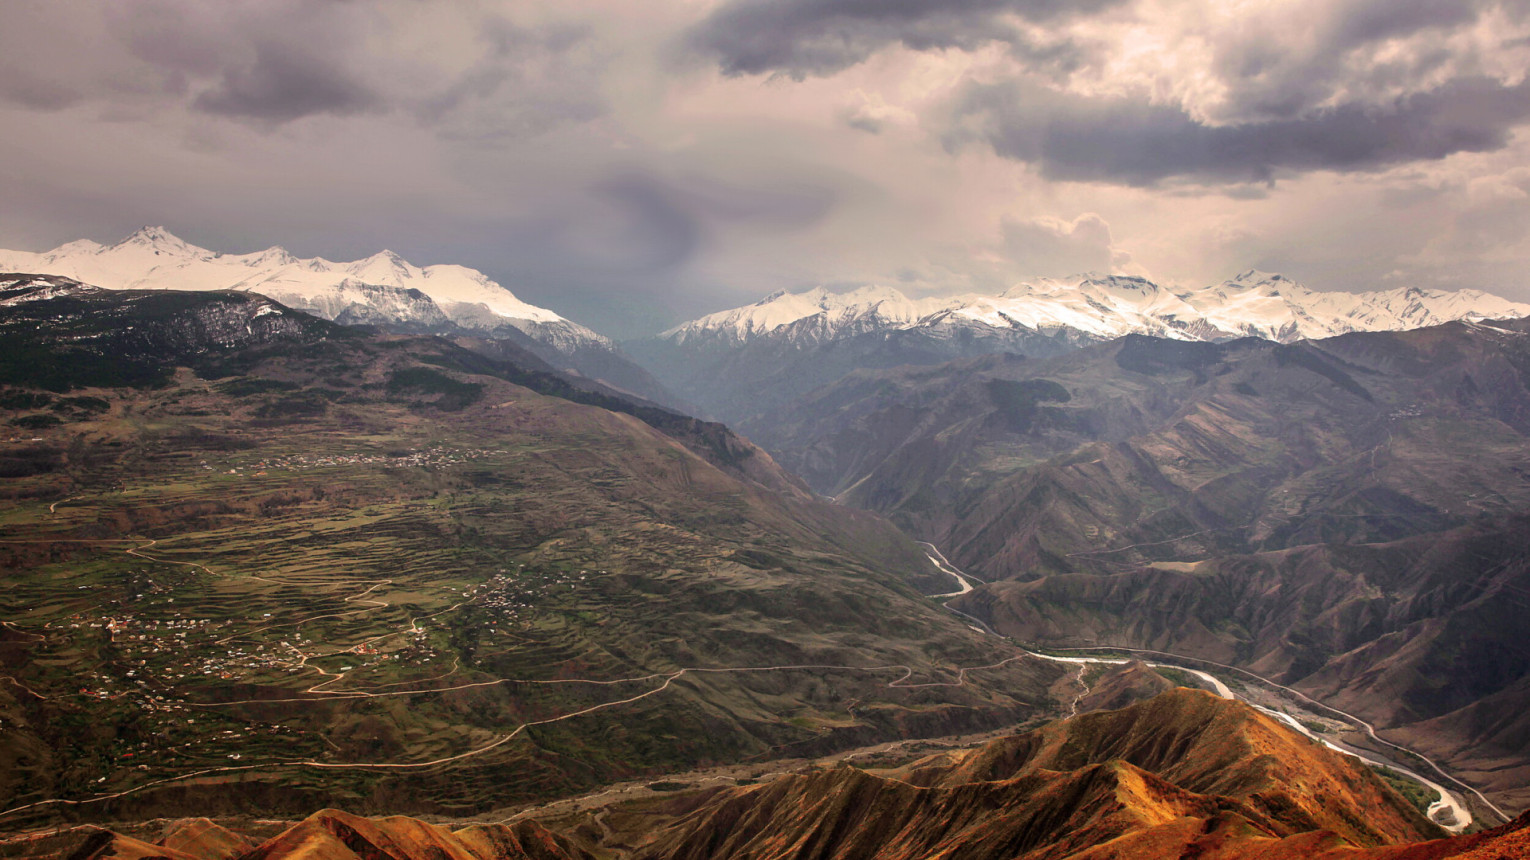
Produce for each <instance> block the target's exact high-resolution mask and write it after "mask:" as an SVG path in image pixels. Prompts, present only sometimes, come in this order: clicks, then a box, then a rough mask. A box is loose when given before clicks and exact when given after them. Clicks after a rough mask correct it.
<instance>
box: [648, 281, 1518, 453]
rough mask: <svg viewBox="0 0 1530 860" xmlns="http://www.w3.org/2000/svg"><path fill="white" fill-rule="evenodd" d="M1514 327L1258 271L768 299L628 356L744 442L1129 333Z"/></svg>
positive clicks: (1513, 309)
mask: <svg viewBox="0 0 1530 860" xmlns="http://www.w3.org/2000/svg"><path fill="white" fill-rule="evenodd" d="M1523 316H1530V305H1527V304H1519V303H1515V302H1510V301H1507V300H1505V299H1502V298H1499V297H1497V296H1492V295H1488V294H1486V293H1482V292H1477V291H1475V290H1463V291H1459V292H1446V291H1442V290H1421V289H1398V290H1387V291H1379V292H1370V293H1320V292H1315V291H1313V290H1309V289H1307V288H1306V287H1303V286H1301V285H1300V284H1297V283H1295V282H1293V281H1291V280H1289V279H1287V278H1284V277H1282V276H1280V275H1271V274H1266V273H1264V272H1257V271H1250V272H1244V273H1243V274H1241V275H1239V276H1237V277H1236V278H1233V279H1231V280H1228V281H1224V282H1223V283H1220V284H1217V285H1215V286H1209V287H1203V288H1200V289H1190V290H1185V289H1169V288H1166V287H1163V286H1161V285H1159V284H1155V283H1153V282H1151V281H1148V280H1145V279H1143V278H1129V277H1107V276H1099V275H1081V276H1077V277H1073V278H1063V279H1052V278H1046V279H1038V280H1035V281H1030V282H1026V283H1021V284H1016V285H1014V286H1013V287H1010V288H1009V289H1007V290H1005V291H1003V292H1001V293H999V294H998V295H964V296H954V297H949V296H948V297H936V298H920V299H911V298H909V297H907V296H905V295H903V294H902V293H900V292H898V291H897V290H895V289H891V288H887V287H865V288H862V289H858V290H855V291H853V292H847V293H831V292H829V291H827V290H824V289H815V290H809V291H807V292H802V293H776V294H774V295H771V296H767V297H765V298H763V299H761V300H760V301H758V302H755V303H754V304H752V305H748V306H745V307H741V308H734V309H732V310H726V311H720V312H718V313H714V314H710V315H708V316H704V317H702V318H700V319H697V320H692V321H691V322H688V323H684V324H682V325H678V326H676V327H674V328H672V329H670V330H668V331H666V332H664V333H662V334H660V335H659V336H658V337H656V338H653V339H651V340H649V341H646V342H641V343H631V344H627V348H628V349H629V350H631V351H633V352H634V354H636V355H637V356H638V357H639V358H640V359H641V360H643V361H644V362H645V364H646V366H647V367H648V368H649V370H651V371H653V372H654V373H655V374H656V375H658V377H659V378H660V379H661V380H662V381H663V382H664V384H665V385H667V386H668V387H669V388H670V389H671V390H673V391H676V392H679V393H680V395H681V396H683V397H685V398H686V399H688V400H690V401H691V402H693V403H696V404H698V405H700V406H701V407H702V408H703V409H706V410H708V411H709V412H710V413H711V414H713V415H715V416H717V417H719V418H722V419H724V420H726V421H729V422H730V423H733V424H734V425H735V426H738V427H740V428H742V429H744V430H745V431H746V432H753V431H755V430H757V429H758V428H759V427H760V426H762V425H760V423H759V422H761V421H766V420H768V419H769V418H770V416H771V415H773V414H774V413H775V412H776V411H777V410H778V409H780V408H781V407H782V406H783V405H785V404H787V403H789V402H791V401H792V400H794V399H795V398H798V397H802V396H804V395H806V394H807V393H808V392H810V391H813V390H814V389H816V388H818V387H820V386H823V385H827V384H829V383H832V382H834V381H835V380H838V379H840V378H842V377H844V376H845V375H846V374H849V373H854V372H855V371H857V370H865V369H873V368H886V367H894V366H897V365H905V364H906V365H935V364H941V363H943V362H947V361H951V360H953V359H960V358H972V357H975V356H979V355H986V354H992V353H997V352H1009V353H1018V354H1022V355H1026V356H1030V357H1032V358H1040V357H1045V356H1051V355H1057V354H1059V353H1062V352H1066V351H1068V350H1071V349H1074V348H1077V347H1081V346H1087V345H1089V344H1092V343H1099V342H1101V341H1105V340H1111V339H1114V338H1118V337H1122V336H1125V335H1128V334H1145V335H1153V336H1156V337H1162V338H1172V339H1175V340H1204V341H1220V340H1231V339H1234V338H1240V337H1260V338H1266V339H1269V340H1276V341H1282V342H1290V341H1296V340H1302V339H1304V338H1312V339H1316V338H1324V337H1332V336H1334V335H1339V334H1346V333H1348V332H1356V331H1379V330H1400V329H1412V328H1420V327H1423V326H1430V325H1437V324H1439V323H1444V322H1449V321H1452V320H1459V319H1502V318H1508V317H1523Z"/></svg>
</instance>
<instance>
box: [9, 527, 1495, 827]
mask: <svg viewBox="0 0 1530 860" xmlns="http://www.w3.org/2000/svg"><path fill="white" fill-rule="evenodd" d="M81 542H85V543H133V544H137V545H136V546H134V547H132V548H130V549H126V550H124V551H125V552H127V553H129V554H131V555H135V556H138V557H140V558H144V559H147V560H152V561H159V562H166V561H169V560H167V559H158V558H152V557H150V556H146V555H142V554H141V553H142V550H145V549H148V548H149V547H151V546H153V544H154V543H155V541H149V542H148V543H144V542H142V541H137V540H127V541H120V540H119V541H110V540H103V541H81ZM921 546H923V547H925V549H926V550H927V552H926V555H927V557H928V558H929V560H930V562H931V563H932V564H934V565H935V567H936V568H937V569H938V570H940V571H942V572H943V573H946V574H947V575H949V576H951V577H952V579H954V580H955V581H956V583H957V590H956V591H954V592H949V593H946V594H938V595H931V596H932V597H936V598H948V597H956V596H959V595H962V594H966V593H968V592H970V591H971V590H972V588H973V586H972V581H977V582H982V580H980V579H978V578H977V577H969V576H968V575H967V574H964V573H962V572H961V571H960V570H958V569H957V568H956V567H955V566H954V565H952V564H951V563H950V562H949V561H947V560H946V558H945V556H944V555H942V554H941V553H940V550H938V549H936V548H935V547H934V546H933V545H931V544H928V543H922V542H921ZM169 563H172V564H182V565H189V566H193V567H198V568H200V569H202V570H204V571H206V572H207V573H213V571H211V570H209V569H208V568H206V567H204V566H202V565H200V564H196V563H194V562H180V561H169ZM257 578H258V577H257ZM266 581H270V580H266ZM386 584H389V581H388V580H381V581H374V582H372V583H368V585H369V587H368V588H366V589H365V590H363V591H362V592H360V593H359V594H356V595H353V596H352V597H349V598H346V601H345V602H352V601H356V602H365V603H367V604H370V605H371V606H370V607H368V608H362V609H357V610H348V611H346V612H342V613H338V614H340V615H348V614H352V613H354V612H365V611H369V610H370V609H376V608H381V607H383V606H387V605H389V604H387V603H386V602H384V601H378V600H372V599H368V595H370V594H371V593H372V592H373V591H375V590H376V589H378V588H380V587H382V586H384V585H386ZM467 602H470V601H463V602H462V603H458V604H456V605H455V606H452V607H449V608H447V609H444V610H440V611H438V612H435V613H431V614H430V615H426V616H420V617H418V618H414V619H411V621H410V628H409V630H407V631H401V633H404V632H412V631H413V630H416V629H418V628H417V626H416V622H417V621H420V620H424V619H425V618H429V617H433V616H434V615H439V614H442V613H444V612H449V611H451V610H452V609H456V608H458V607H459V606H461V605H463V604H464V603H467ZM947 609H949V610H950V611H951V612H952V613H953V614H955V615H958V616H960V617H962V618H963V619H965V620H967V621H968V622H971V626H973V628H974V629H976V630H978V631H979V632H981V633H987V634H989V635H992V636H996V637H997V636H998V634H997V633H995V632H994V631H993V630H992V628H990V627H988V625H987V624H985V623H984V622H982V621H981V620H979V619H977V618H974V617H972V616H970V615H967V614H966V613H963V612H961V611H960V610H957V609H954V608H950V607H947ZM322 617H333V616H331V615H325V616H316V617H313V618H307V619H303V620H302V621H299V622H296V623H297V624H302V623H307V622H308V621H314V620H318V619H319V618H322ZM6 623H7V626H10V625H9V623H8V622H6ZM275 626H289V625H286V624H283V625H275ZM13 629H17V630H18V632H24V631H20V630H19V628H13ZM401 633H390V634H384V636H381V637H374V638H373V639H369V640H367V642H373V641H377V639H381V638H386V637H387V636H393V635H401ZM32 635H36V634H32ZM999 638H1004V637H999ZM1006 641H1009V640H1007V639H1006ZM363 644H365V643H363ZM352 647H353V648H354V647H358V646H352ZM1015 647H1016V649H1017V650H1018V653H1016V654H1015V655H1014V656H1012V657H1009V658H1006V659H1004V660H1000V661H998V662H996V663H989V664H985V665H982V666H972V667H965V668H961V669H958V670H957V673H956V678H955V680H954V681H924V682H915V681H914V674H915V670H914V669H913V667H911V666H907V665H904V664H889V665H883V666H844V665H835V664H794V665H775V666H748V667H699V666H697V667H685V668H680V669H675V670H673V671H669V672H654V673H648V674H645V675H640V676H636V677H632V678H618V679H510V678H499V679H494V680H490V681H479V682H472V683H466V684H456V685H451V686H444V687H437V688H429V689H423V690H397V691H386V692H367V691H364V690H326V689H324V688H325V687H328V686H330V685H332V684H334V683H336V682H338V681H340V680H341V679H342V678H344V677H345V674H346V673H340V674H335V673H330V672H326V671H324V670H322V669H319V668H318V667H316V666H311V665H308V664H307V661H308V660H309V659H310V658H311V657H313V656H317V655H310V654H304V653H303V652H301V651H298V654H299V656H300V657H301V659H300V660H299V661H298V662H297V663H296V664H295V666H294V668H306V669H313V670H315V671H317V672H319V673H320V674H321V675H324V676H326V680H324V681H322V682H320V683H319V684H315V685H313V686H311V687H309V688H308V689H306V690H304V693H306V694H307V695H308V697H306V698H293V699H263V700H250V701H249V702H221V703H216V704H206V705H201V707H227V706H233V705H239V704H249V703H256V702H258V703H261V704H269V703H273V702H313V701H326V700H331V699H340V698H382V697H402V696H420V695H432V694H440V693H446V692H450V691H454V690H463V689H469V688H474V687H486V686H494V685H499V684H512V683H514V684H592V685H603V686H612V685H616V684H628V683H640V682H645V681H654V680H658V679H661V678H662V679H663V680H662V683H660V684H658V685H657V686H655V687H653V688H652V689H649V690H646V691H644V692H641V693H638V694H636V695H633V696H629V697H626V698H622V699H615V700H612V701H609V702H602V703H599V704H596V705H591V706H589V707H586V708H582V709H579V710H576V711H572V712H570V713H567V714H561V715H558V716H555V717H548V718H546V719H542V720H534V721H529V722H526V723H522V724H521V725H519V726H517V727H516V728H515V729H514V730H512V731H510V732H509V733H507V734H505V735H503V736H501V737H499V738H496V739H495V740H493V741H491V742H489V743H487V744H485V745H483V746H480V747H477V748H474V749H471V750H468V751H466V752H462V753H458V754H456V755H451V756H445V757H442V758H437V759H433V760H430V761H422V762H325V761H318V760H314V759H299V760H290V761H278V762H265V763H259V764H249V765H235V766H225V767H216V768H205V769H201V770H196V771H192V772H189V773H184V774H178V775H175V776H169V777H165V778H162V779H158V780H153V781H150V782H146V783H143V784H140V785H137V786H133V787H131V788H127V789H124V790H122V791H118V792H114V793H110V794H101V795H96V796H93V797H88V798H78V799H70V798H49V799H45V800H38V801H34V802H32V803H28V804H25V805H22V806H17V807H14V808H11V809H6V810H0V818H5V817H8V816H11V815H14V814H17V813H21V812H26V811H29V810H36V809H39V808H42V807H46V806H54V805H59V806H64V805H67V806H79V805H85V804H91V803H100V802H104V801H108V800H113V799H116V798H120V797H126V796H128V795H131V794H136V793H138V792H141V791H145V790H147V789H150V788H155V787H158V786H163V785H168V784H172V783H176V782H182V781H185V780H190V779H197V778H201V777H206V776H217V775H224V774H233V773H245V772H250V771H256V770H273V769H280V768H292V767H299V768H314V769H323V770H346V769H350V770H394V771H397V770H417V769H423V768H430V767H437V766H440V765H444V764H448V763H451V762H457V761H462V760H464V759H468V758H472V757H475V756H481V755H483V754H485V753H488V752H491V751H493V750H496V749H498V748H500V747H502V746H504V745H506V744H508V743H510V742H511V741H513V740H515V739H516V738H517V737H519V736H521V735H522V734H524V733H525V732H526V730H527V729H530V728H533V727H535V726H542V725H549V724H552V723H558V722H562V721H564V720H570V719H575V718H577V717H580V716H584V715H587V714H591V713H595V712H598V711H603V710H607V709H610V708H615V707H618V706H622V705H628V704H632V703H634V702H638V701H641V700H643V699H646V698H648V697H650V696H654V695H657V694H659V693H662V692H664V691H665V690H668V689H669V688H670V687H671V686H672V685H673V684H674V683H675V682H676V681H678V680H679V679H681V678H682V677H684V676H686V675H688V674H725V673H744V672H774V671H814V670H816V671H848V672H865V673H876V672H892V671H900V672H901V674H900V675H899V676H898V677H897V678H894V679H893V680H891V681H889V682H887V685H886V686H887V687H888V688H893V689H921V688H930V687H961V686H965V685H966V684H967V675H968V673H970V672H977V671H983V670H987V669H997V668H1000V667H1002V666H1005V665H1007V664H1009V663H1013V662H1015V661H1017V660H1025V659H1030V658H1035V659H1041V660H1047V661H1051V662H1055V663H1066V664H1071V665H1077V666H1079V673H1078V677H1077V680H1078V682H1079V684H1080V685H1081V686H1083V687H1084V690H1083V692H1081V693H1080V694H1079V695H1078V696H1077V697H1076V698H1075V699H1074V701H1073V712H1072V713H1070V716H1072V715H1073V714H1076V713H1077V710H1078V705H1079V703H1080V702H1081V701H1082V700H1083V698H1084V696H1085V695H1087V693H1088V687H1087V686H1086V685H1084V681H1083V677H1084V667H1085V666H1086V665H1088V664H1092V663H1099V664H1106V665H1121V664H1125V663H1129V662H1132V660H1133V659H1134V658H1106V657H1092V656H1091V657H1064V656H1057V655H1053V654H1042V653H1038V652H1035V651H1031V650H1028V649H1025V648H1023V647H1021V646H1018V645H1015ZM294 650H296V649H294ZM1110 650H1115V651H1126V652H1129V653H1141V654H1152V655H1157V656H1161V657H1166V658H1168V659H1174V660H1182V661H1193V662H1200V663H1205V664H1209V665H1213V666H1217V667H1219V668H1222V669H1226V670H1228V671H1232V672H1236V673H1238V674H1241V675H1244V676H1247V677H1249V678H1252V679H1255V680H1257V681H1259V682H1261V683H1264V684H1267V685H1269V686H1270V687H1272V688H1276V689H1280V690H1283V691H1286V692H1288V693H1290V694H1292V695H1295V696H1298V697H1300V698H1301V699H1302V700H1305V701H1307V702H1311V703H1312V704H1313V705H1315V706H1318V707H1320V708H1322V709H1324V710H1326V711H1328V712H1330V713H1334V714H1339V715H1342V716H1343V717H1344V718H1346V719H1348V720H1351V721H1352V722H1353V723H1354V724H1356V725H1358V726H1361V727H1363V728H1364V730H1365V731H1366V733H1367V735H1368V736H1369V737H1370V738H1372V739H1374V740H1375V741H1376V742H1377V743H1381V744H1384V745H1386V746H1389V747H1393V748H1395V749H1398V750H1401V751H1403V752H1406V753H1409V754H1410V755H1415V756H1417V753H1413V752H1412V751H1410V750H1407V749H1406V748H1404V747H1400V746H1398V745H1397V744H1393V743H1391V742H1389V741H1384V740H1382V739H1381V738H1378V737H1376V734H1375V730H1374V728H1373V727H1372V726H1371V725H1370V724H1369V723H1367V722H1365V721H1364V720H1361V719H1359V718H1358V717H1354V716H1352V715H1349V714H1345V713H1344V712H1342V711H1338V710H1337V709H1334V708H1330V707H1328V706H1326V705H1323V704H1322V703H1320V702H1315V701H1313V700H1312V699H1310V698H1309V697H1307V696H1305V695H1303V694H1301V693H1299V692H1297V691H1295V690H1290V689H1289V688H1287V687H1283V686H1281V685H1279V684H1275V683H1273V682H1270V681H1268V680H1267V679H1264V678H1260V677H1259V676H1257V675H1253V674H1252V673H1250V672H1248V671H1246V670H1243V669H1238V668H1237V667H1234V666H1224V665H1222V664H1218V663H1212V662H1210V661H1202V660H1197V659H1196V658H1189V657H1182V656H1180V655H1175V654H1168V653H1164V652H1156V651H1142V650H1137V649H1124V648H1114V649H1110ZM338 653H344V652H343V651H342V652H338ZM1141 662H1145V663H1147V665H1149V666H1156V667H1161V668H1172V669H1176V670H1178V671H1184V672H1189V673H1191V674H1193V675H1195V676H1197V677H1199V678H1201V679H1202V680H1204V681H1205V682H1207V683H1208V684H1209V685H1211V687H1212V688H1213V689H1214V690H1215V691H1216V693H1217V695H1219V696H1221V697H1223V698H1226V699H1235V698H1237V697H1236V696H1235V694H1234V693H1233V691H1232V689H1231V688H1229V687H1228V686H1227V685H1226V684H1225V683H1223V682H1222V681H1221V680H1220V679H1218V678H1217V677H1216V676H1214V675H1211V674H1210V673H1208V672H1205V671H1203V670H1200V669H1194V668H1190V667H1187V666H1183V665H1176V664H1171V663H1160V662H1154V661H1141ZM450 674H451V673H450V672H448V673H446V675H443V676H438V677H446V676H449V675H450ZM6 680H14V679H8V678H7V679H6ZM17 683H18V685H19V682H17ZM387 686H393V685H387ZM29 692H31V691H29ZM34 695H37V694H36V693H34ZM315 697H317V698H315ZM1244 701H1247V700H1246V699H1245V700H1244ZM188 704H190V703H188ZM1248 704H1250V705H1251V706H1253V707H1255V708H1257V709H1259V710H1261V711H1263V712H1264V713H1266V714H1269V715H1270V716H1271V717H1273V718H1275V719H1278V720H1280V721H1282V722H1283V723H1285V724H1287V725H1289V726H1290V727H1292V728H1294V729H1295V730H1297V731H1299V732H1301V733H1302V734H1303V735H1306V736H1307V737H1310V738H1313V739H1314V740H1317V741H1319V742H1321V743H1323V744H1324V745H1325V746H1328V747H1329V748H1331V749H1333V750H1335V751H1337V752H1340V753H1343V754H1345V755H1349V756H1352V757H1355V758H1358V759H1360V760H1361V761H1365V762H1367V763H1370V764H1383V763H1381V762H1377V761H1375V760H1373V759H1369V758H1366V757H1365V756H1363V755H1361V754H1360V753H1357V752H1355V751H1353V750H1349V749H1345V748H1342V747H1339V746H1336V745H1334V744H1332V743H1330V742H1328V741H1326V740H1324V739H1323V738H1321V737H1318V736H1316V735H1314V734H1313V733H1312V732H1311V731H1310V730H1308V729H1307V728H1306V727H1305V726H1302V725H1301V724H1300V723H1299V722H1298V721H1296V720H1295V719H1293V718H1291V717H1290V716H1289V715H1287V714H1282V713H1279V712H1276V711H1272V710H1269V709H1267V708H1264V707H1261V706H1259V705H1257V704H1254V703H1253V702H1248ZM1418 758H1420V759H1421V760H1423V761H1425V762H1427V763H1428V764H1429V765H1430V766H1431V767H1432V768H1434V769H1435V770H1436V771H1438V772H1439V773H1440V774H1441V776H1442V777H1443V778H1445V779H1446V780H1449V781H1452V782H1457V783H1458V784H1459V782H1458V781H1456V780H1453V779H1452V778H1451V777H1450V776H1449V775H1448V774H1445V772H1444V771H1443V770H1442V769H1440V767H1439V766H1438V765H1437V764H1435V763H1434V762H1432V761H1429V760H1428V759H1426V758H1424V757H1422V756H1418ZM1386 766H1387V767H1391V768H1392V769H1393V770H1396V771H1398V772H1400V773H1403V774H1404V775H1405V776H1407V777H1409V778H1411V779H1414V780H1417V781H1418V782H1420V783H1421V784H1423V785H1426V786H1428V787H1429V788H1430V789H1431V790H1432V791H1435V792H1436V793H1437V794H1438V795H1439V798H1440V799H1439V800H1437V801H1436V802H1435V803H1434V805H1432V806H1431V807H1430V808H1429V815H1430V817H1431V819H1435V818H1437V817H1442V816H1443V815H1444V814H1445V813H1447V812H1448V813H1449V815H1450V816H1453V817H1454V821H1453V822H1452V823H1450V824H1442V825H1441V826H1443V827H1445V828H1446V829H1447V830H1450V831H1452V832H1460V831H1462V830H1464V829H1466V828H1467V827H1468V826H1470V824H1471V822H1472V817H1471V813H1470V812H1469V811H1468V810H1467V808H1466V805H1465V804H1464V803H1461V802H1459V801H1458V800H1457V799H1456V798H1455V797H1454V796H1453V795H1452V794H1451V793H1450V792H1449V791H1447V790H1446V789H1445V788H1444V787H1442V786H1440V785H1438V784H1436V783H1435V782H1432V781H1430V780H1428V779H1426V778H1424V777H1422V776H1420V775H1418V774H1416V773H1413V772H1411V771H1407V770H1404V769H1402V768H1399V767H1397V766H1396V765H1392V764H1386ZM1467 788H1469V787H1467ZM1470 790H1472V791H1473V793H1474V794H1476V796H1477V797H1478V798H1479V799H1480V800H1482V802H1483V803H1484V804H1485V805H1486V806H1487V807H1488V808H1491V809H1493V811H1494V812H1497V813H1498V814H1500V815H1503V812H1502V810H1499V809H1498V808H1497V807H1496V806H1493V804H1491V803H1489V802H1488V801H1487V799H1486V798H1484V797H1482V795H1481V793H1480V792H1477V791H1476V790H1475V789H1470ZM1504 818H1505V820H1508V816H1504ZM1436 823H1439V822H1438V821H1437V822H1436Z"/></svg>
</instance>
